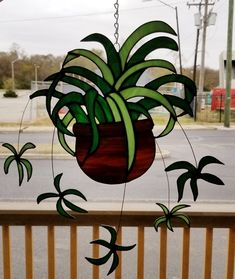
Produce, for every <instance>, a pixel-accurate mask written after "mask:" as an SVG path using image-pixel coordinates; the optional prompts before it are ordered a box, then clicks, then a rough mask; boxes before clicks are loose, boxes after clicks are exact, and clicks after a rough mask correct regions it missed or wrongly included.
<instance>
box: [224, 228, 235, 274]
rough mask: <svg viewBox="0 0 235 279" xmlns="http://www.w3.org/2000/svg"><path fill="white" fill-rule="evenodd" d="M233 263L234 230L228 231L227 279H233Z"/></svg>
mask: <svg viewBox="0 0 235 279" xmlns="http://www.w3.org/2000/svg"><path fill="white" fill-rule="evenodd" d="M234 261H235V228H230V229H229V238H228V258H227V277H226V278H227V279H233V278H234Z"/></svg>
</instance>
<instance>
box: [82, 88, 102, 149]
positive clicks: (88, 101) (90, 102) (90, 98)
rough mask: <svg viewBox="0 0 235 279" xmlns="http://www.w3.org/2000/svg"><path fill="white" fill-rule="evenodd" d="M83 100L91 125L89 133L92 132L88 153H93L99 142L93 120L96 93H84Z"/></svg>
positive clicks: (94, 120)
mask: <svg viewBox="0 0 235 279" xmlns="http://www.w3.org/2000/svg"><path fill="white" fill-rule="evenodd" d="M84 98H85V105H86V109H87V114H88V118H89V122H90V125H91V131H92V136H91V138H92V144H91V147H90V153H93V152H94V151H95V150H96V149H97V147H98V145H99V142H100V140H99V139H100V137H99V131H98V127H97V123H96V119H95V102H96V99H97V93H96V91H89V92H87V93H86V95H85V97H84Z"/></svg>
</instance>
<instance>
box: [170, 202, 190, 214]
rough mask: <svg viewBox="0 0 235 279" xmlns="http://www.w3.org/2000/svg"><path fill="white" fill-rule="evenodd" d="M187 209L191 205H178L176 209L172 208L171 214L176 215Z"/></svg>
mask: <svg viewBox="0 0 235 279" xmlns="http://www.w3.org/2000/svg"><path fill="white" fill-rule="evenodd" d="M187 207H190V205H188V204H178V205H176V206H175V207H173V208H172V210H171V213H172V214H175V213H176V212H177V211H179V210H181V209H183V208H187Z"/></svg>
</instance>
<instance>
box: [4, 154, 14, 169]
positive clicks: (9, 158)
mask: <svg viewBox="0 0 235 279" xmlns="http://www.w3.org/2000/svg"><path fill="white" fill-rule="evenodd" d="M14 160H15V155H10V156H9V157H7V158H6V160H5V162H4V166H3V168H4V173H5V174H8V171H9V167H10V165H11V163H12V162H13V161H14Z"/></svg>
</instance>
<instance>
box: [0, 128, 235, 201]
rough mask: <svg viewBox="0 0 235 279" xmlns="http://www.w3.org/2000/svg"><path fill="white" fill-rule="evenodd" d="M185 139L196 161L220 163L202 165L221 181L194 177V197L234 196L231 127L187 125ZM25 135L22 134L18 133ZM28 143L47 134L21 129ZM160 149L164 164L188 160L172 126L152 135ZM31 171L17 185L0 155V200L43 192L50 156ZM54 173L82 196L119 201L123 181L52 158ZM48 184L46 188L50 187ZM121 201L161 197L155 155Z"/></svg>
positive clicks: (7, 137) (5, 137)
mask: <svg viewBox="0 0 235 279" xmlns="http://www.w3.org/2000/svg"><path fill="white" fill-rule="evenodd" d="M187 135H188V138H189V140H190V142H191V144H192V146H193V149H194V152H195V154H196V157H197V158H198V160H199V159H200V158H201V157H202V156H204V155H205V154H207V155H213V156H215V157H217V158H218V159H219V160H221V161H222V162H224V164H225V166H222V165H216V164H213V165H210V166H208V167H207V170H210V171H211V172H212V173H215V174H217V175H218V176H219V177H221V178H222V179H223V181H224V183H225V185H226V186H217V185H212V184H209V183H204V182H203V181H201V182H200V194H199V200H200V201H223V202H225V201H234V200H235V190H234V187H235V186H234V181H235V173H234V169H235V159H234V158H235V141H234V138H235V131H234V130H233V131H231V130H230V131H226V130H225V131H224V130H187ZM0 137H1V141H9V142H15V141H14V139H15V138H16V135H15V134H12V133H10V134H1V135H0ZM24 137H25V138H24ZM29 138H31V139H30V140H32V141H33V142H36V143H38V142H44V143H45V142H48V141H50V140H48V138H49V139H50V136H49V134H48V133H43V134H40V135H38V134H36V133H32V134H30V133H23V134H22V142H24V140H28V139H29ZM158 144H159V146H160V147H161V149H163V150H168V151H169V152H170V157H169V158H166V159H165V164H166V165H169V164H170V163H172V162H174V161H177V160H189V161H191V162H192V163H193V156H192V151H191V149H190V146H189V144H188V143H187V140H186V139H185V137H184V135H183V133H182V132H180V131H178V130H176V131H174V132H173V133H172V134H171V135H169V136H167V137H164V138H162V139H159V140H158ZM32 163H33V166H34V175H33V178H32V180H31V181H30V182H29V183H25V184H24V185H22V187H21V188H20V191H19V189H18V187H17V176H16V175H15V173H14V170H13V169H11V170H10V173H9V175H7V176H5V175H4V174H3V170H2V166H3V160H1V161H0V177H1V185H8V186H7V190H6V188H5V187H0V199H35V197H36V196H37V195H38V194H40V193H41V192H43V191H47V190H49V189H50V187H52V188H53V184H52V171H51V162H50V160H32ZM54 166H55V173H56V174H57V173H60V172H63V173H64V175H63V178H62V185H63V186H64V187H65V188H68V187H77V188H79V189H80V190H82V192H83V193H84V194H85V195H86V196H87V198H88V199H89V200H92V201H93V200H105V201H109V200H121V199H122V193H123V185H113V186H111V185H102V184H100V183H96V182H94V181H92V180H91V179H89V178H88V177H86V176H85V175H84V173H83V172H82V171H81V170H80V168H79V167H78V166H77V163H76V160H73V159H72V160H55V162H54ZM176 174H177V172H170V173H169V177H170V185H171V198H172V199H174V200H175V199H177V193H176V186H175V185H176V183H175V182H176V178H177V176H176ZM52 188H51V189H52ZM184 197H185V200H189V201H191V200H192V194H191V191H190V187H188V188H186V189H185V196H184ZM126 199H127V200H135V201H138V200H140V201H149V200H153V201H158V200H166V199H167V180H166V175H165V172H164V165H163V162H162V160H160V159H158V160H155V162H154V164H153V165H152V167H151V168H150V169H149V171H148V172H147V173H146V174H145V175H144V176H142V177H141V178H140V179H137V180H134V181H133V182H130V183H129V184H128V185H127V192H126Z"/></svg>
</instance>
